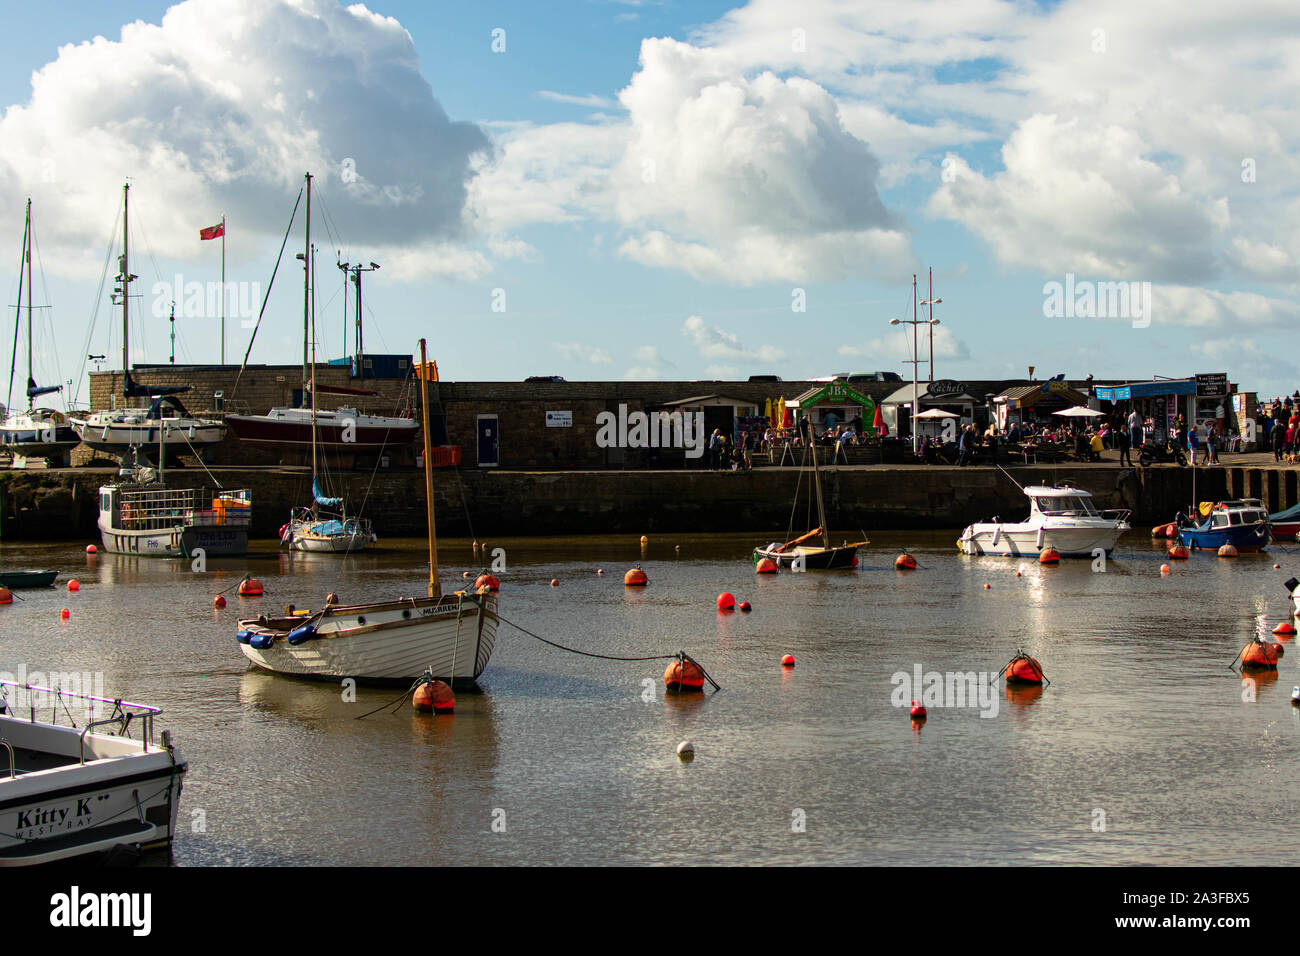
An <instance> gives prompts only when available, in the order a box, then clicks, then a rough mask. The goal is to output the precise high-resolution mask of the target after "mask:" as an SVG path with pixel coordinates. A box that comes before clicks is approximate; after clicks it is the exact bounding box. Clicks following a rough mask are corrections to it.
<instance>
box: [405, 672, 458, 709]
mask: <svg viewBox="0 0 1300 956" xmlns="http://www.w3.org/2000/svg"><path fill="white" fill-rule="evenodd" d="M411 705H412V706H413V707H414V708H415V709H416V710H418V711H419V712H420V713H422V714H427V713H429V712H430V711H432V712H433V713H435V714H450V713H451V712H452V711H454V710H455V709H456V695H455V694H453V693H452V691H451V688H450V687H449V686H448V685H447V684H446V683H445V682H443V681H440V680H434V681H425V682H424V683H423V684H421V685H420V686H419V687H417V688H415V693H413V694H412V695H411Z"/></svg>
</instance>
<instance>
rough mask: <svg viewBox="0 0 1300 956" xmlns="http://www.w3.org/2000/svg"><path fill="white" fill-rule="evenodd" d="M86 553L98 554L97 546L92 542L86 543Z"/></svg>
mask: <svg viewBox="0 0 1300 956" xmlns="http://www.w3.org/2000/svg"><path fill="white" fill-rule="evenodd" d="M86 554H99V548H97V547H95V546H94V545H93V544H88V545H86Z"/></svg>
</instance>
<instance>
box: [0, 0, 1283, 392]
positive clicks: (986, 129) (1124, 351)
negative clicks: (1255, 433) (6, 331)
mask: <svg viewBox="0 0 1300 956" xmlns="http://www.w3.org/2000/svg"><path fill="white" fill-rule="evenodd" d="M7 6H8V7H9V9H7V10H6V22H7V23H8V24H9V29H8V30H7V31H6V32H5V34H4V36H3V37H0V250H3V249H5V248H6V246H5V243H6V242H8V243H9V244H10V246H9V247H8V248H10V250H11V251H10V252H9V253H3V252H2V251H0V288H3V289H4V291H5V294H6V300H5V303H4V304H5V305H6V306H10V305H12V304H13V303H14V301H15V298H14V296H15V295H16V285H17V271H16V268H15V266H16V263H17V259H18V251H19V246H20V240H21V234H22V208H23V203H24V202H25V200H26V198H27V196H29V195H30V196H32V198H33V204H34V215H35V220H36V235H37V239H38V242H39V243H40V252H41V255H40V258H41V264H42V266H43V270H42V272H41V273H40V276H41V277H43V280H44V283H45V287H46V288H48V295H49V302H50V304H51V305H52V306H53V308H52V309H50V310H47V311H43V312H42V314H41V321H40V323H39V334H38V340H37V346H36V358H37V362H36V365H37V369H38V378H40V379H41V380H42V381H56V380H59V381H66V380H68V379H74V380H75V379H78V378H79V376H80V374H81V373H82V371H83V370H84V365H85V362H84V355H85V354H86V353H87V352H96V353H101V352H104V351H105V350H106V348H107V347H108V345H109V343H110V339H109V334H110V325H111V322H110V319H109V314H110V312H109V308H108V305H107V303H106V302H105V301H104V299H103V297H99V298H98V300H97V296H96V290H97V288H98V284H99V275H100V269H101V266H102V263H103V261H104V254H105V249H106V245H105V243H106V240H107V237H108V234H109V230H110V228H111V226H112V223H113V217H114V215H115V213H116V210H117V208H118V207H119V206H120V193H121V183H122V181H123V179H124V178H125V177H127V176H130V177H131V181H132V184H133V185H132V209H133V225H134V226H135V228H134V229H133V233H134V236H133V243H134V244H135V247H136V252H135V256H134V258H133V264H132V271H133V272H135V273H137V274H138V275H139V276H140V277H141V278H140V280H139V281H138V282H137V283H136V285H135V286H134V288H133V291H134V292H135V294H136V295H137V296H138V299H137V300H136V319H135V324H136V330H135V331H133V338H134V339H135V341H136V342H137V343H139V345H140V350H139V351H137V352H135V354H134V355H133V360H134V361H151V362H161V361H166V360H167V357H168V341H167V322H166V320H165V319H160V318H158V317H157V316H156V315H155V312H157V311H160V310H161V311H165V308H161V307H160V305H159V303H160V301H161V300H160V295H161V293H160V292H159V291H158V289H159V288H161V286H163V285H168V286H170V285H171V283H172V281H173V277H174V276H176V275H180V276H181V279H182V283H190V282H196V281H197V282H208V281H215V280H216V279H217V277H218V275H217V256H218V253H219V249H218V248H217V247H216V244H215V243H202V244H200V243H199V242H198V240H197V230H198V229H199V227H201V226H205V225H210V224H211V223H212V222H215V221H217V220H218V219H219V218H220V216H221V214H222V212H225V213H226V215H227V216H228V221H229V229H230V245H229V247H228V255H229V262H228V274H227V278H228V280H231V281H235V282H238V283H243V284H244V285H243V286H242V287H241V288H242V290H243V292H244V294H245V297H246V298H247V296H248V294H249V293H251V292H254V291H258V292H260V291H261V290H262V289H264V288H265V286H266V283H267V280H268V278H269V276H270V273H271V269H272V266H273V264H274V257H275V252H276V249H277V248H278V245H279V237H280V234H281V233H282V232H283V230H284V227H285V224H286V222H287V220H288V214H289V210H290V209H291V208H292V205H293V201H294V197H295V195H296V192H297V188H298V185H299V184H300V181H301V176H302V172H303V171H305V170H307V169H311V171H312V172H313V173H314V174H315V175H316V176H317V177H318V178H317V187H318V188H317V204H316V208H315V215H314V227H315V228H314V239H315V240H316V241H317V243H318V244H319V245H320V246H321V247H322V248H321V251H320V253H319V259H318V264H319V270H320V274H321V275H320V280H319V283H318V293H317V294H318V299H317V302H318V310H319V311H318V327H319V330H320V331H319V333H318V334H319V338H320V345H321V349H322V351H323V353H324V354H326V355H330V356H334V355H338V354H340V351H341V349H342V343H341V341H340V340H341V338H342V335H341V326H342V312H341V309H342V304H341V295H342V289H341V285H342V283H341V277H340V275H339V273H338V271H337V270H336V269H335V268H334V267H333V263H334V257H335V254H336V250H337V252H338V254H340V255H341V256H342V257H343V258H344V259H348V260H351V261H358V260H359V261H365V262H369V261H371V260H374V261H377V262H379V263H380V264H381V266H382V268H381V270H380V271H379V272H377V273H375V274H373V275H370V276H367V279H366V285H365V289H366V307H367V308H366V343H367V349H368V350H370V351H402V352H407V351H412V350H413V349H414V343H415V339H416V338H417V337H418V336H420V335H425V336H427V337H428V338H429V340H430V348H431V351H432V353H433V354H434V356H435V357H436V358H437V359H438V361H439V365H440V368H441V369H442V370H443V374H444V375H445V376H446V377H449V378H454V379H462V380H465V379H505V380H512V379H522V378H523V377H524V376H526V375H531V374H560V375H563V376H565V377H567V378H569V379H570V380H578V379H622V378H628V379H635V378H681V379H715V378H717V379H730V378H744V377H747V376H748V375H750V374H755V373H776V374H780V375H782V376H784V377H785V378H787V379H797V378H802V377H806V376H817V375H826V374H831V373H834V372H841V371H866V370H875V369H892V370H896V371H899V372H900V373H904V374H906V373H907V371H908V370H909V366H907V365H906V364H905V360H906V359H907V358H909V357H910V356H909V353H908V351H907V350H908V343H909V339H910V337H909V336H907V335H905V333H904V332H903V331H900V330H898V329H897V328H891V327H890V326H889V325H888V320H889V318H891V317H894V316H898V317H906V316H907V310H910V304H911V289H910V283H911V277H912V274H913V272H914V271H916V272H919V273H920V274H921V283H922V288H921V297H922V298H924V296H925V288H924V282H925V269H926V267H933V269H934V273H935V294H936V295H937V296H940V297H942V299H943V303H942V304H941V305H940V306H938V307H937V311H936V315H937V316H938V317H939V318H940V320H941V322H942V325H941V326H940V327H939V330H938V336H937V339H936V345H937V353H938V354H937V356H936V370H937V373H938V374H939V376H941V377H954V378H994V377H1012V376H1017V375H1023V374H1024V373H1025V371H1026V367H1027V366H1028V365H1031V364H1032V365H1035V366H1036V367H1037V370H1038V373H1039V374H1040V375H1052V374H1055V373H1057V372H1065V373H1066V374H1068V375H1070V376H1071V377H1082V376H1084V375H1087V374H1088V373H1094V374H1096V375H1098V376H1104V377H1130V378H1144V377H1149V376H1151V375H1152V374H1162V375H1184V374H1191V373H1194V372H1210V371H1226V372H1228V373H1229V375H1230V377H1231V378H1232V379H1233V380H1235V381H1239V382H1241V383H1242V385H1243V386H1244V387H1246V388H1252V389H1258V390H1259V391H1260V392H1267V393H1269V394H1272V393H1275V392H1278V391H1281V390H1283V389H1285V390H1287V391H1290V390H1291V389H1293V388H1295V387H1296V386H1297V384H1300V383H1298V382H1297V381H1295V380H1294V379H1295V378H1296V376H1295V373H1294V364H1293V363H1291V362H1290V360H1289V358H1288V357H1287V353H1288V352H1289V351H1290V349H1291V348H1293V347H1294V346H1295V345H1296V344H1297V334H1296V331H1295V330H1296V322H1297V319H1300V310H1298V309H1297V305H1296V290H1297V279H1298V278H1300V269H1298V267H1297V264H1298V263H1300V227H1297V226H1296V225H1295V223H1296V222H1297V221H1300V220H1298V219H1297V217H1296V216H1295V213H1296V212H1300V198H1298V196H1297V187H1296V185H1295V184H1296V183H1297V182H1300V178H1297V176H1296V173H1297V172H1300V169H1297V164H1298V161H1297V158H1296V157H1297V155H1300V154H1298V153H1297V150H1296V148H1295V147H1296V145H1297V144H1296V142H1295V139H1296V137H1297V135H1300V134H1297V132H1296V131H1297V130H1298V129H1300V123H1297V122H1296V120H1297V119H1300V117H1297V116H1296V111H1297V107H1296V106H1295V104H1294V98H1293V96H1292V95H1291V92H1292V91H1293V90H1294V86H1295V77H1294V75H1293V70H1294V67H1290V66H1288V65H1287V64H1288V63H1291V64H1293V63H1295V62H1300V55H1296V54H1300V50H1297V49H1295V47H1296V42H1297V41H1296V40H1295V39H1294V37H1296V36H1298V35H1300V31H1297V30H1296V29H1295V27H1296V26H1297V25H1300V24H1297V23H1296V20H1297V14H1296V13H1295V12H1293V11H1292V10H1291V9H1290V8H1289V7H1287V6H1286V5H1279V4H1276V3H1271V2H1265V0H1258V2H1246V3H1243V4H1239V5H1234V6H1233V8H1232V9H1231V10H1227V11H1222V10H1220V9H1219V8H1218V7H1217V6H1215V5H1209V4H1205V5H1192V6H1189V5H1186V4H1172V3H1163V2H1155V3H1151V4H1144V5H1141V6H1140V8H1134V6H1133V5H1131V4H1123V3H1118V2H1109V0H1096V2H1090V3H1070V2H1063V3H1056V4H1047V5H1045V4H1030V3H1002V2H997V0H980V2H966V3H962V2H957V0H952V2H943V0H938V2H932V3H911V2H904V0H897V2H880V3H871V4H866V3H863V4H860V5H844V4H839V3H832V2H829V0H828V2H818V0H813V2H809V3H807V4H805V5H802V6H800V7H799V8H797V9H791V8H789V7H788V5H784V4H780V3H775V2H766V0H764V2H754V3H749V4H743V5H727V4H720V3H719V4H712V3H709V4H705V3H700V4H689V5H686V4H672V3H653V2H648V0H647V2H641V3H630V2H629V3H621V2H575V3H570V4H565V5H560V6H559V7H557V8H551V7H549V6H547V7H543V6H540V5H534V4H523V3H515V4H502V3H483V4H463V5H446V4H437V5H430V4H425V3H415V2H392V3H385V2H374V3H370V4H368V5H367V7H366V8H362V7H360V6H358V7H355V8H345V7H342V6H339V5H337V4H335V3H334V2H333V0H293V2H290V0H186V2H185V3H183V4H179V5H175V7H174V8H173V7H172V5H169V4H164V3H155V2H114V3H102V2H68V3H60V4H57V5H44V6H39V5H38V6H33V5H17V4H10V5H7ZM1202 7H1203V9H1202ZM169 9H170V10H171V12H170V13H168V10H169ZM165 13H166V14H167V20H166V21H164V20H163V16H164V14H165ZM134 21H141V22H142V25H141V26H136V27H131V28H128V29H127V30H126V31H125V32H124V31H123V26H124V25H125V24H128V23H133V22H134ZM160 25H161V26H160ZM494 30H504V35H501V34H495V35H494V33H493V31H494ZM97 36H99V37H103V38H104V39H103V40H102V41H98V42H97V43H95V44H94V45H91V43H90V41H92V40H93V39H94V38H95V37H97ZM494 37H495V42H496V45H497V49H496V50H494V49H493V44H494ZM502 43H504V50H501V49H500V47H501V45H502ZM69 44H70V45H72V46H69V47H65V48H63V49H62V50H61V49H60V48H61V47H64V45H69ZM38 71H39V75H40V77H41V82H40V83H39V85H38V87H36V88H35V89H34V88H33V85H32V80H33V75H34V74H35V73H38ZM348 162H351V163H352V164H353V168H354V170H355V173H356V176H354V177H353V179H352V180H350V181H349V180H347V179H346V175H347V174H346V172H345V171H346V169H347V168H348V167H347V163H348ZM326 220H328V224H329V226H330V227H331V228H330V229H328V230H327V229H325V228H323V226H324V225H325V223H326ZM5 236H9V237H10V238H9V239H8V240H6V239H4V237H5ZM301 244H302V232H301V223H300V222H299V224H298V225H296V226H295V228H294V233H293V236H292V237H291V239H290V244H289V247H288V249H287V251H286V262H285V264H284V265H283V266H282V267H281V272H280V277H279V278H278V279H277V283H276V288H275V291H274V293H273V295H272V298H271V301H270V307H269V309H268V316H267V318H266V320H265V322H264V325H263V328H262V331H261V332H259V334H258V339H257V344H256V347H255V348H254V351H253V360H254V361H265V362H288V363H292V362H296V361H298V359H299V357H300V344H299V343H300V341H301V321H302V318H301V271H300V270H299V268H298V266H297V264H296V263H295V262H294V260H293V259H292V258H290V256H291V255H292V253H296V252H298V251H300V250H301ZM1068 276H1073V277H1074V279H1073V280H1071V281H1074V282H1076V283H1077V284H1080V285H1086V284H1089V283H1124V284H1125V285H1124V289H1125V291H1128V290H1130V289H1131V290H1132V292H1133V294H1134V296H1135V298H1134V300H1133V303H1132V304H1133V305H1134V309H1137V307H1138V306H1141V305H1142V304H1143V303H1145V311H1144V312H1143V314H1140V315H1136V316H1135V315H1132V314H1130V312H1131V311H1133V310H1127V311H1125V310H1122V309H1117V308H1116V307H1114V306H1115V305H1116V303H1115V301H1114V300H1112V307H1111V308H1110V309H1109V311H1108V309H1107V308H1106V307H1102V308H1099V309H1096V310H1094V312H1093V313H1090V314H1088V315H1084V316H1078V315H1076V316H1072V317H1068V318H1067V317H1053V316H1050V315H1047V314H1045V301H1046V296H1045V292H1044V287H1045V284H1048V283H1052V282H1060V283H1064V282H1066V280H1067V277H1068ZM40 283H41V279H40V278H38V289H37V294H36V297H35V298H36V301H37V302H38V303H40V304H44V302H45V297H44V293H43V292H42V288H41V285H40ZM254 285H256V288H254ZM1101 288H1103V289H1104V288H1105V287H1104V286H1102V287H1101ZM800 290H801V291H800ZM1148 290H1149V295H1150V298H1149V301H1147V299H1146V296H1147V293H1148ZM166 298H170V295H168V296H166ZM800 299H802V301H804V302H805V303H806V308H805V310H804V311H801V312H799V311H793V310H792V307H791V306H792V302H794V301H797V300H800ZM1099 299H1100V300H1101V301H1105V296H1104V294H1103V295H1102V296H1100V297H1099ZM96 304H98V306H99V310H98V319H97V322H96V325H95V327H94V329H93V334H91V330H90V318H91V313H92V311H93V310H94V309H95V307H96ZM494 304H496V306H497V307H498V309H500V308H501V306H502V305H503V304H504V311H494V309H493V305H494ZM191 311H192V312H194V314H183V315H182V317H181V318H180V319H178V321H177V333H178V346H177V352H178V355H177V359H178V361H194V362H204V361H214V360H215V359H216V357H217V353H218V348H219V330H218V328H217V325H218V323H217V321H216V318H215V316H213V315H210V314H208V313H207V310H206V309H198V310H191ZM1138 311H1142V310H1140V309H1138ZM182 312H184V309H182ZM10 314H12V313H10ZM88 336H89V337H88ZM247 336H248V330H247V329H244V328H241V327H240V323H239V320H238V318H232V319H231V320H230V321H229V322H228V326H227V358H228V359H231V358H233V357H236V356H238V355H242V352H243V349H244V347H245V346H246V344H247V341H248V339H247ZM111 341H112V342H113V343H115V344H116V343H120V332H113V333H112V339H111ZM84 343H89V344H88V346H87V347H83V344H84ZM923 343H924V337H923ZM922 350H923V357H924V351H925V346H924V344H923V346H922ZM116 360H117V356H116V355H114V356H112V357H111V361H113V362H116ZM23 361H24V359H23V358H22V356H21V355H20V359H19V363H20V367H21V364H22V362H23ZM80 392H81V394H82V396H83V397H84V387H82V388H81V389H80Z"/></svg>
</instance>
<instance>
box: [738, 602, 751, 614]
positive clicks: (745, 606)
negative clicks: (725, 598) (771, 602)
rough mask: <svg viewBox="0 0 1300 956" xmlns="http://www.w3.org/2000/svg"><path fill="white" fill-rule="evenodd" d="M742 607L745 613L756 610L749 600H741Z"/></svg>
mask: <svg viewBox="0 0 1300 956" xmlns="http://www.w3.org/2000/svg"><path fill="white" fill-rule="evenodd" d="M740 609H741V611H743V612H744V613H746V614H748V613H749V612H750V611H752V610H754V606H753V605H752V604H750V603H749V602H748V601H741V602H740Z"/></svg>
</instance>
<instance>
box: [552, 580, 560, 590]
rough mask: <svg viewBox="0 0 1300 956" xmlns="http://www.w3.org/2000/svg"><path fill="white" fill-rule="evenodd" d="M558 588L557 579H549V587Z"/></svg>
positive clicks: (558, 582)
mask: <svg viewBox="0 0 1300 956" xmlns="http://www.w3.org/2000/svg"><path fill="white" fill-rule="evenodd" d="M559 586H560V579H559V578H551V587H553V588H558V587H559Z"/></svg>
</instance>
